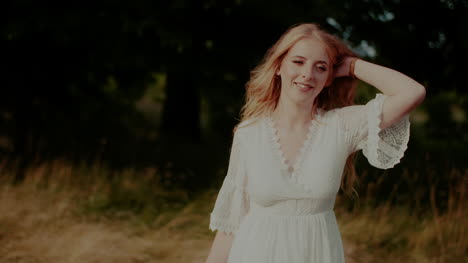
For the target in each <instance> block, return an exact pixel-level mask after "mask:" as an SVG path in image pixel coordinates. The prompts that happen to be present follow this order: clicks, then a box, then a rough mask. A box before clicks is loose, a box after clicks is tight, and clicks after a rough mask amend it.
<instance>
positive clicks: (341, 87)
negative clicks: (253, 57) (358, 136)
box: [235, 24, 357, 195]
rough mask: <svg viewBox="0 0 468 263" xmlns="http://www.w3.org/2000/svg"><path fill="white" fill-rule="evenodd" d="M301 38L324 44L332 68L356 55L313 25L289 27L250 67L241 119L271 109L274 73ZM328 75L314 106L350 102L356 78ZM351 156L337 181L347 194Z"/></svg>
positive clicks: (352, 176)
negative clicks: (262, 56)
mask: <svg viewBox="0 0 468 263" xmlns="http://www.w3.org/2000/svg"><path fill="white" fill-rule="evenodd" d="M305 38H316V39H318V40H320V41H322V42H323V43H324V44H325V46H326V49H327V53H328V56H329V58H330V62H331V64H332V65H333V68H334V69H335V68H336V67H338V66H339V64H340V63H341V62H342V60H343V59H344V58H345V57H347V56H353V57H357V55H356V54H355V53H354V52H353V51H351V49H349V48H348V47H347V46H346V45H345V44H344V43H343V42H342V41H341V40H339V39H338V38H337V37H335V36H333V35H331V34H330V33H327V32H325V31H323V30H322V29H320V27H319V26H318V25H317V24H299V25H294V26H292V27H291V28H289V29H288V30H287V31H286V32H285V33H284V34H283V35H282V36H281V37H280V38H279V40H278V41H277V42H276V43H275V44H274V45H273V46H272V47H271V48H270V49H269V50H268V51H267V53H266V55H265V57H264V58H263V60H262V62H261V63H260V64H259V65H258V66H257V67H256V68H255V69H254V70H252V72H251V75H250V80H249V81H248V82H247V84H246V96H245V99H246V102H245V105H244V106H243V107H242V109H241V122H242V121H246V120H253V119H256V118H258V117H261V116H264V115H267V114H269V113H271V112H273V110H274V109H275V108H276V106H277V104H278V101H279V97H280V93H281V81H280V79H279V78H278V77H276V74H275V73H276V72H277V70H278V69H279V67H280V65H281V62H282V61H283V58H284V57H285V56H286V54H287V53H288V52H289V50H290V49H291V48H292V47H293V46H294V45H295V44H296V43H297V42H298V41H299V40H301V39H305ZM329 74H330V75H329V79H328V82H327V85H328V86H326V87H325V88H324V89H323V90H322V91H321V92H320V94H319V95H318V96H317V98H316V99H315V104H316V107H318V108H321V109H323V110H331V109H334V108H341V107H344V106H349V105H353V104H354V96H355V90H356V81H355V80H354V79H352V78H346V77H345V78H337V79H335V80H333V76H332V74H333V71H329ZM311 114H312V112H311ZM236 128H237V127H236ZM236 128H235V129H236ZM354 159H355V154H354V153H353V154H351V155H350V156H349V157H348V159H347V160H346V165H345V171H344V179H343V181H342V183H341V189H342V190H344V191H345V192H346V193H348V194H349V195H352V193H356V191H355V190H354V187H353V186H354V184H355V181H356V179H357V178H356V171H355V169H354Z"/></svg>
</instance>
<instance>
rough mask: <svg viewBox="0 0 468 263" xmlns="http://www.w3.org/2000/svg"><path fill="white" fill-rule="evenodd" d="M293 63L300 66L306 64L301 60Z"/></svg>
mask: <svg viewBox="0 0 468 263" xmlns="http://www.w3.org/2000/svg"><path fill="white" fill-rule="evenodd" d="M293 63H294V64H298V65H302V64H304V62H303V61H300V60H293Z"/></svg>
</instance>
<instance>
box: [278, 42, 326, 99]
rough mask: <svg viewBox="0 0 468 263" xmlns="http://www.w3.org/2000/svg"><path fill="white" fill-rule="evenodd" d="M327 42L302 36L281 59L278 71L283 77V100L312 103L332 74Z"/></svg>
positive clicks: (281, 96) (281, 97)
mask: <svg viewBox="0 0 468 263" xmlns="http://www.w3.org/2000/svg"><path fill="white" fill-rule="evenodd" d="M331 68H332V66H331V65H330V58H329V57H328V55H327V50H326V46H325V44H324V43H323V42H321V41H320V40H318V39H316V38H305V39H301V40H299V41H298V42H297V43H296V44H294V46H293V47H292V48H291V49H290V50H289V51H288V53H287V54H286V56H285V57H284V58H283V61H282V62H281V65H280V68H279V70H278V71H277V73H276V74H277V75H278V76H280V77H281V95H280V100H282V99H288V100H291V101H292V102H293V103H295V104H305V105H310V106H312V104H313V102H314V100H315V98H316V97H317V96H318V94H319V93H320V92H321V91H322V90H323V88H324V87H325V85H327V84H329V83H327V80H328V76H329V75H330V74H331Z"/></svg>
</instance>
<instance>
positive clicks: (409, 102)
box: [354, 59, 426, 129]
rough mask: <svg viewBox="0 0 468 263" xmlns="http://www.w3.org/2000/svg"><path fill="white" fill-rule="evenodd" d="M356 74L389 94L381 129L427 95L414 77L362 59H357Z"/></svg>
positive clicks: (393, 121)
mask: <svg viewBox="0 0 468 263" xmlns="http://www.w3.org/2000/svg"><path fill="white" fill-rule="evenodd" d="M354 75H355V76H356V78H358V79H360V80H362V81H364V82H366V83H368V84H370V85H372V86H374V87H376V88H377V89H378V90H380V91H382V93H383V94H385V95H387V96H388V97H387V98H386V99H385V102H384V104H383V109H382V121H381V123H380V128H381V129H385V128H386V127H389V126H391V125H392V124H394V123H396V122H397V121H399V120H400V119H401V118H402V117H403V116H405V115H406V114H408V113H409V112H411V111H412V110H413V109H414V108H416V107H417V106H418V105H419V104H420V103H421V102H422V101H423V100H424V98H425V96H426V89H425V88H424V86H423V85H421V84H419V83H418V82H416V81H415V80H413V79H412V78H410V77H408V76H406V75H404V74H402V73H400V72H398V71H396V70H393V69H390V68H386V67H383V66H379V65H376V64H373V63H370V62H367V61H365V60H362V59H357V60H356V61H355V64H354Z"/></svg>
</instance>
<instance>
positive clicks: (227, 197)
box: [209, 129, 249, 233]
mask: <svg viewBox="0 0 468 263" xmlns="http://www.w3.org/2000/svg"><path fill="white" fill-rule="evenodd" d="M241 130H243V129H238V130H237V131H236V133H235V134H234V139H233V144H232V147H231V156H230V159H229V168H228V172H227V175H226V177H225V178H224V181H223V184H222V186H221V189H220V191H219V193H218V196H217V198H216V202H215V205H214V208H213V211H212V213H211V214H210V224H209V229H210V230H212V231H215V230H221V231H223V232H226V233H235V232H236V231H237V228H238V227H239V225H240V223H241V222H242V220H243V218H244V216H245V215H246V214H247V212H248V210H249V196H248V191H247V175H246V173H245V167H244V166H245V163H244V161H243V158H242V154H241V139H240V133H241Z"/></svg>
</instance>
